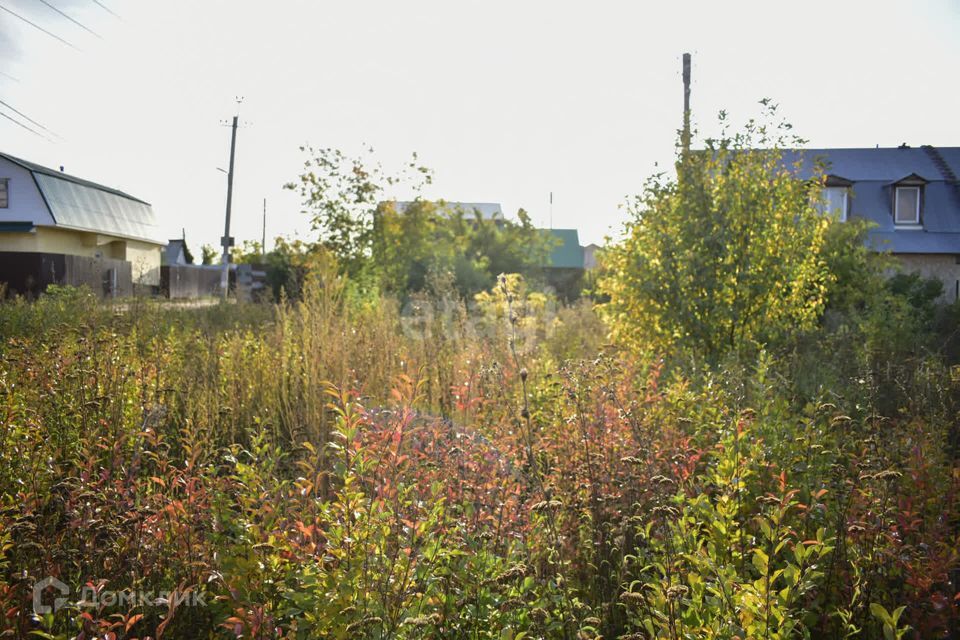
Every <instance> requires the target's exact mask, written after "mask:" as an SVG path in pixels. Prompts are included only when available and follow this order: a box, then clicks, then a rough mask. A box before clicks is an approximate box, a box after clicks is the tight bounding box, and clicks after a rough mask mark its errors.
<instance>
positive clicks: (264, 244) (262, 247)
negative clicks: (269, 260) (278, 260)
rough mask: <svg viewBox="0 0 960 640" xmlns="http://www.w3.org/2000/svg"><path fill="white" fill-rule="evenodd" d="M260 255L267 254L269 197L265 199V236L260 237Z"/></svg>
mask: <svg viewBox="0 0 960 640" xmlns="http://www.w3.org/2000/svg"><path fill="white" fill-rule="evenodd" d="M260 255H261V256H265V255H267V199H266V198H264V199H263V236H262V237H261V239H260Z"/></svg>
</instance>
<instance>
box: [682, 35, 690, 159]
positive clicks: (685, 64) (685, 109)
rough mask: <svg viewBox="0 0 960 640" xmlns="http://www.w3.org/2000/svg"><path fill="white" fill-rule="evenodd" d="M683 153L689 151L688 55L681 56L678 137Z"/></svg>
mask: <svg viewBox="0 0 960 640" xmlns="http://www.w3.org/2000/svg"><path fill="white" fill-rule="evenodd" d="M680 144H681V145H682V148H683V153H684V155H686V154H687V153H688V152H689V151H690V54H689V53H685V54H683V133H682V134H681V137H680Z"/></svg>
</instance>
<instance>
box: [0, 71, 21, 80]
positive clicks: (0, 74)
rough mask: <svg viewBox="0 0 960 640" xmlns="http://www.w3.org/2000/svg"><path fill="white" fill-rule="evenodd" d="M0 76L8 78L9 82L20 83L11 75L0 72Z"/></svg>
mask: <svg viewBox="0 0 960 640" xmlns="http://www.w3.org/2000/svg"><path fill="white" fill-rule="evenodd" d="M0 76H4V77H5V78H9V79H10V80H13V81H14V82H20V80H19V79H17V78H14V77H13V76H12V75H10V74H9V73H6V72H4V71H0Z"/></svg>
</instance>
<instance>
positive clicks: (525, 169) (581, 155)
mask: <svg viewBox="0 0 960 640" xmlns="http://www.w3.org/2000/svg"><path fill="white" fill-rule="evenodd" d="M47 3H49V5H53V6H54V7H56V8H57V9H59V10H60V11H62V12H63V13H65V14H67V15H69V16H70V17H71V18H73V19H74V20H76V21H77V22H79V23H80V24H82V25H83V26H84V27H86V28H87V29H89V30H90V31H93V32H95V33H96V35H94V34H92V33H90V32H88V31H86V30H84V29H83V28H81V27H80V26H78V25H77V24H75V23H74V22H71V21H70V20H69V19H67V18H65V17H64V16H62V15H61V14H59V13H57V12H56V11H54V10H53V9H51V8H50V7H49V6H48V4H45V3H44V2H43V0H0V100H2V101H3V102H4V103H6V104H7V105H9V107H13V108H15V109H17V110H19V111H20V112H21V113H23V114H25V115H26V116H28V117H29V118H31V119H32V120H33V121H35V122H36V123H39V124H40V125H42V126H43V127H45V129H41V128H39V127H38V126H36V125H35V124H33V123H31V122H29V121H26V120H24V119H23V117H21V116H19V115H17V114H16V113H13V112H11V111H10V110H9V108H8V107H7V106H4V105H0V113H5V114H6V115H8V116H11V117H13V118H15V119H17V120H19V121H20V122H21V123H23V124H26V125H27V126H29V127H31V128H33V129H34V130H35V131H37V132H38V133H40V134H42V137H41V136H40V135H36V134H34V133H31V132H29V131H26V130H24V129H23V128H21V127H19V126H17V125H16V124H14V123H13V122H11V121H10V120H8V119H6V118H0V151H3V152H6V153H10V154H12V155H15V156H20V157H22V158H25V159H28V160H31V161H34V162H37V163H40V164H45V165H47V166H51V167H60V166H64V167H65V169H66V171H67V172H68V173H71V174H73V175H78V176H80V177H83V178H86V179H89V180H93V181H96V182H100V183H103V184H106V185H108V186H111V187H114V188H118V189H122V190H124V191H126V192H128V193H131V194H133V195H134V196H136V197H139V198H141V199H143V200H146V201H148V202H150V203H152V204H153V208H154V211H155V213H156V215H157V218H158V221H159V224H160V226H161V230H162V233H163V235H165V236H167V237H170V238H174V237H180V235H181V233H182V230H185V232H186V237H187V241H188V244H189V246H191V247H192V248H193V250H194V253H195V254H197V255H199V247H200V245H201V244H211V245H218V244H219V238H220V237H221V236H222V235H223V218H224V209H225V201H226V176H225V175H224V174H223V173H221V172H220V171H218V168H222V169H225V168H227V166H228V161H229V143H230V128H229V127H227V126H224V124H223V123H224V122H227V121H229V120H230V118H231V117H232V116H233V115H234V114H236V113H239V116H240V121H241V128H240V129H239V131H238V136H237V154H236V171H235V176H236V177H235V183H234V200H233V202H234V205H233V223H232V228H231V232H232V235H233V236H235V237H236V239H237V243H238V244H240V243H242V242H243V241H244V240H259V238H260V236H261V221H262V212H263V201H264V198H266V200H267V237H268V245H270V244H272V243H271V241H270V239H271V238H273V237H275V236H278V235H283V236H289V237H293V236H299V237H301V238H304V239H310V238H313V237H315V232H312V231H311V229H310V224H309V217H308V216H307V215H306V214H304V213H303V212H302V206H301V203H300V199H299V196H298V195H297V194H296V193H294V192H291V191H287V190H284V189H283V185H284V184H285V183H287V182H290V181H292V180H294V179H296V177H297V176H298V174H299V173H300V170H301V167H302V164H303V161H304V159H305V156H304V154H303V152H301V151H300V147H301V146H303V145H305V144H309V145H313V146H314V147H335V148H339V149H342V150H343V151H344V152H345V153H348V154H351V155H352V154H358V153H359V152H361V150H362V149H363V148H364V146H365V145H369V146H372V147H373V148H374V150H375V154H376V157H377V159H378V160H379V161H380V162H381V163H382V164H383V165H384V167H385V168H386V169H387V170H390V169H391V168H399V166H400V163H402V162H403V161H404V160H405V159H406V158H408V157H409V154H410V153H411V152H416V153H417V154H418V156H419V159H420V161H421V162H422V163H423V164H425V165H427V166H429V167H430V168H432V169H433V171H434V183H433V185H432V186H431V187H429V188H428V189H427V190H426V191H425V192H424V196H426V197H429V198H444V199H447V200H451V201H467V202H499V203H501V204H502V205H503V207H504V210H505V211H506V212H507V213H508V215H510V214H512V213H514V212H515V211H516V210H517V209H518V208H520V207H523V208H524V209H526V210H527V211H528V212H530V214H531V216H532V217H533V220H534V222H535V223H537V224H539V225H541V226H549V225H550V224H551V218H552V225H553V226H554V227H556V228H576V229H578V230H579V232H580V238H581V243H582V244H587V243H589V242H597V243H601V242H603V240H604V238H605V237H606V236H613V237H616V236H617V235H618V234H619V232H620V230H621V229H622V224H623V222H624V221H625V219H626V218H627V215H628V214H627V211H626V210H625V208H624V207H623V204H624V203H625V202H626V200H627V198H628V197H629V196H630V195H632V194H636V193H639V192H640V191H641V190H642V187H643V183H644V180H645V179H646V178H647V177H648V176H649V175H650V174H651V173H654V172H656V171H658V170H660V169H669V168H670V166H671V163H672V161H673V157H674V142H675V140H676V133H677V129H678V128H679V127H680V125H681V118H682V108H683V107H682V99H683V91H682V84H681V56H682V54H683V52H690V53H691V54H692V55H693V83H692V98H691V103H692V111H693V120H694V124H695V125H696V127H697V130H698V131H699V135H700V136H701V137H702V136H707V135H711V134H714V133H716V131H717V125H716V121H717V113H718V112H719V111H720V110H726V111H727V112H728V113H729V114H730V118H731V120H732V122H733V123H735V124H736V123H742V122H744V121H745V120H747V119H748V118H750V117H752V116H756V115H758V114H759V112H760V108H759V105H758V104H757V103H758V101H759V100H760V99H762V98H770V99H772V100H773V101H774V102H776V103H778V104H779V105H780V114H781V115H782V116H783V117H785V118H786V119H787V120H788V121H790V122H791V123H792V124H793V125H794V130H795V131H796V132H797V133H798V134H799V135H801V136H803V137H804V138H806V139H808V140H809V144H810V146H812V147H873V146H876V145H880V146H882V147H883V146H897V145H899V144H901V143H903V142H906V143H908V144H910V145H921V144H933V145H938V146H960V81H958V78H960V72H958V69H960V0H919V1H917V2H911V3H904V2H902V1H898V2H890V1H886V0H879V1H878V0H874V1H870V2H861V1H847V0H844V1H838V0H832V1H831V2H823V1H820V0H815V1H809V2H804V3H785V2H783V3H781V2H769V1H764V2H741V1H730V2H722V3H721V2H715V1H709V2H707V1H704V2H700V1H695V0H690V1H688V2H684V3H679V2H675V3H663V2H656V3H655V2H640V1H636V0H634V1H632V2H627V1H614V0H607V1H604V0H595V1H593V2H567V1H559V0H553V1H540V0H524V1H522V2H521V1H519V0H513V1H501V0H484V1H483V2H474V1H468V0H456V1H451V0H411V1H406V0H404V1H397V0H392V1H388V0H382V1H381V0H378V1H373V0H353V1H351V2H329V1H326V0H322V1H321V0H313V1H307V0H273V1H271V2H264V1H261V2H245V1H241V0H164V1H163V2H145V1H143V0H99V2H98V1H97V0H47ZM4 9H5V10H4ZM10 11H13V12H15V13H17V14H18V15H20V16H22V17H24V18H26V19H28V20H30V21H31V22H33V23H34V24H36V25H37V26H39V27H42V28H44V29H46V30H47V31H49V32H50V33H52V34H53V36H51V35H48V34H45V33H43V32H41V31H40V30H38V29H37V28H35V27H33V26H31V25H28V24H26V23H25V22H23V21H22V20H20V19H19V18H17V17H15V16H14V15H12V14H11V13H10ZM54 36H56V37H58V38H62V39H63V40H66V41H67V42H68V43H69V45H68V44H64V43H63V42H61V41H60V40H58V39H56V38H55V37H54ZM238 96H242V98H243V100H242V103H240V104H238V103H237V101H236V98H237V97H238ZM551 192H552V193H553V206H552V214H551V206H550V204H549V201H550V193H551ZM388 195H390V196H392V197H397V198H399V199H404V198H409V197H410V196H411V194H410V193H409V192H406V193H405V192H403V190H402V189H401V190H400V191H398V192H391V193H389V194H388Z"/></svg>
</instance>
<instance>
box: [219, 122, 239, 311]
mask: <svg viewBox="0 0 960 640" xmlns="http://www.w3.org/2000/svg"><path fill="white" fill-rule="evenodd" d="M238 118H239V116H233V131H232V133H231V134H230V171H228V172H227V215H226V222H225V223H224V225H223V237H222V238H220V244H221V245H223V258H222V264H223V272H222V273H221V274H220V295H221V297H222V298H223V299H224V300H226V299H227V291H228V289H229V288H230V247H231V246H233V238H231V237H230V207H231V205H232V204H233V158H234V155H235V153H236V150H237V120H238Z"/></svg>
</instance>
